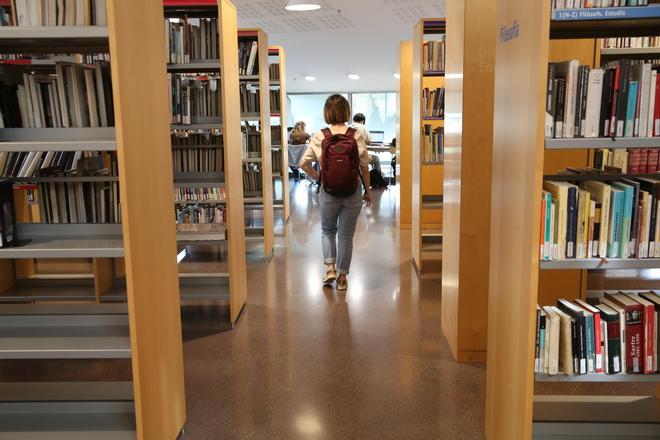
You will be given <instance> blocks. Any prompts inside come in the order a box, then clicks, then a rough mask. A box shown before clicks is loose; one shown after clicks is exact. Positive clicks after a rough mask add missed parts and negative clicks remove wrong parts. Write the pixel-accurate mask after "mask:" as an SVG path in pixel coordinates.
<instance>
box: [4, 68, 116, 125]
mask: <svg viewBox="0 0 660 440" xmlns="http://www.w3.org/2000/svg"><path fill="white" fill-rule="evenodd" d="M22 80H23V83H22V84H2V85H0V97H1V98H2V99H1V100H0V127H23V128H43V127H64V128H68V127H112V126H114V108H113V104H112V81H111V79H110V64H109V63H108V62H107V61H101V60H97V61H95V62H94V64H93V65H85V64H76V63H67V62H56V63H55V73H54V74H53V73H50V74H37V73H33V72H30V73H23V75H22Z"/></svg>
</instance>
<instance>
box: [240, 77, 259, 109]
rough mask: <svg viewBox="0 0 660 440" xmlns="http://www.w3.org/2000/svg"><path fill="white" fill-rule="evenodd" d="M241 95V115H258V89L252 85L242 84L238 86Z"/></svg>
mask: <svg viewBox="0 0 660 440" xmlns="http://www.w3.org/2000/svg"><path fill="white" fill-rule="evenodd" d="M239 91H240V94H241V113H259V111H261V102H260V101H259V88H258V87H257V86H255V85H254V84H252V83H249V82H242V83H241V84H240V86H239Z"/></svg>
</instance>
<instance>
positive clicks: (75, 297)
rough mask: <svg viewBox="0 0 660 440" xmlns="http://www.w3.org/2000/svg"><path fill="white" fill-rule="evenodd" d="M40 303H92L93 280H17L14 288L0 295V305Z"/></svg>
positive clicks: (93, 294) (93, 292) (94, 297)
mask: <svg viewBox="0 0 660 440" xmlns="http://www.w3.org/2000/svg"><path fill="white" fill-rule="evenodd" d="M30 281H32V280H30ZM42 301H90V302H94V301H96V293H95V291H94V280H93V279H87V280H47V279H44V280H34V282H27V280H26V281H23V280H17V281H16V285H15V286H14V287H12V288H11V289H10V290H8V291H6V292H3V293H1V294H0V303H20V302H42Z"/></svg>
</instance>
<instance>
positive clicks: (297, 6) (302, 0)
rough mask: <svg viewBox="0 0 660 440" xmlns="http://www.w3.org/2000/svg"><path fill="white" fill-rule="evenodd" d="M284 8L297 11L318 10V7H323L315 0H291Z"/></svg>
mask: <svg viewBox="0 0 660 440" xmlns="http://www.w3.org/2000/svg"><path fill="white" fill-rule="evenodd" d="M284 9H286V10H287V11H295V12H303V11H316V10H317V9H321V5H319V4H318V3H316V2H314V1H313V0H312V1H310V0H289V2H288V3H287V5H286V6H285V7H284Z"/></svg>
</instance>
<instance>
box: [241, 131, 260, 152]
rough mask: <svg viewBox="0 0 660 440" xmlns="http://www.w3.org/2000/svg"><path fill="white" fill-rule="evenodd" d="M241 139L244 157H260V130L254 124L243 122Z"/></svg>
mask: <svg viewBox="0 0 660 440" xmlns="http://www.w3.org/2000/svg"><path fill="white" fill-rule="evenodd" d="M241 140H242V145H243V158H244V159H252V158H257V157H261V132H260V131H259V130H258V129H257V127H256V126H254V125H250V124H249V123H248V122H245V123H244V124H243V125H242V126H241Z"/></svg>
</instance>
